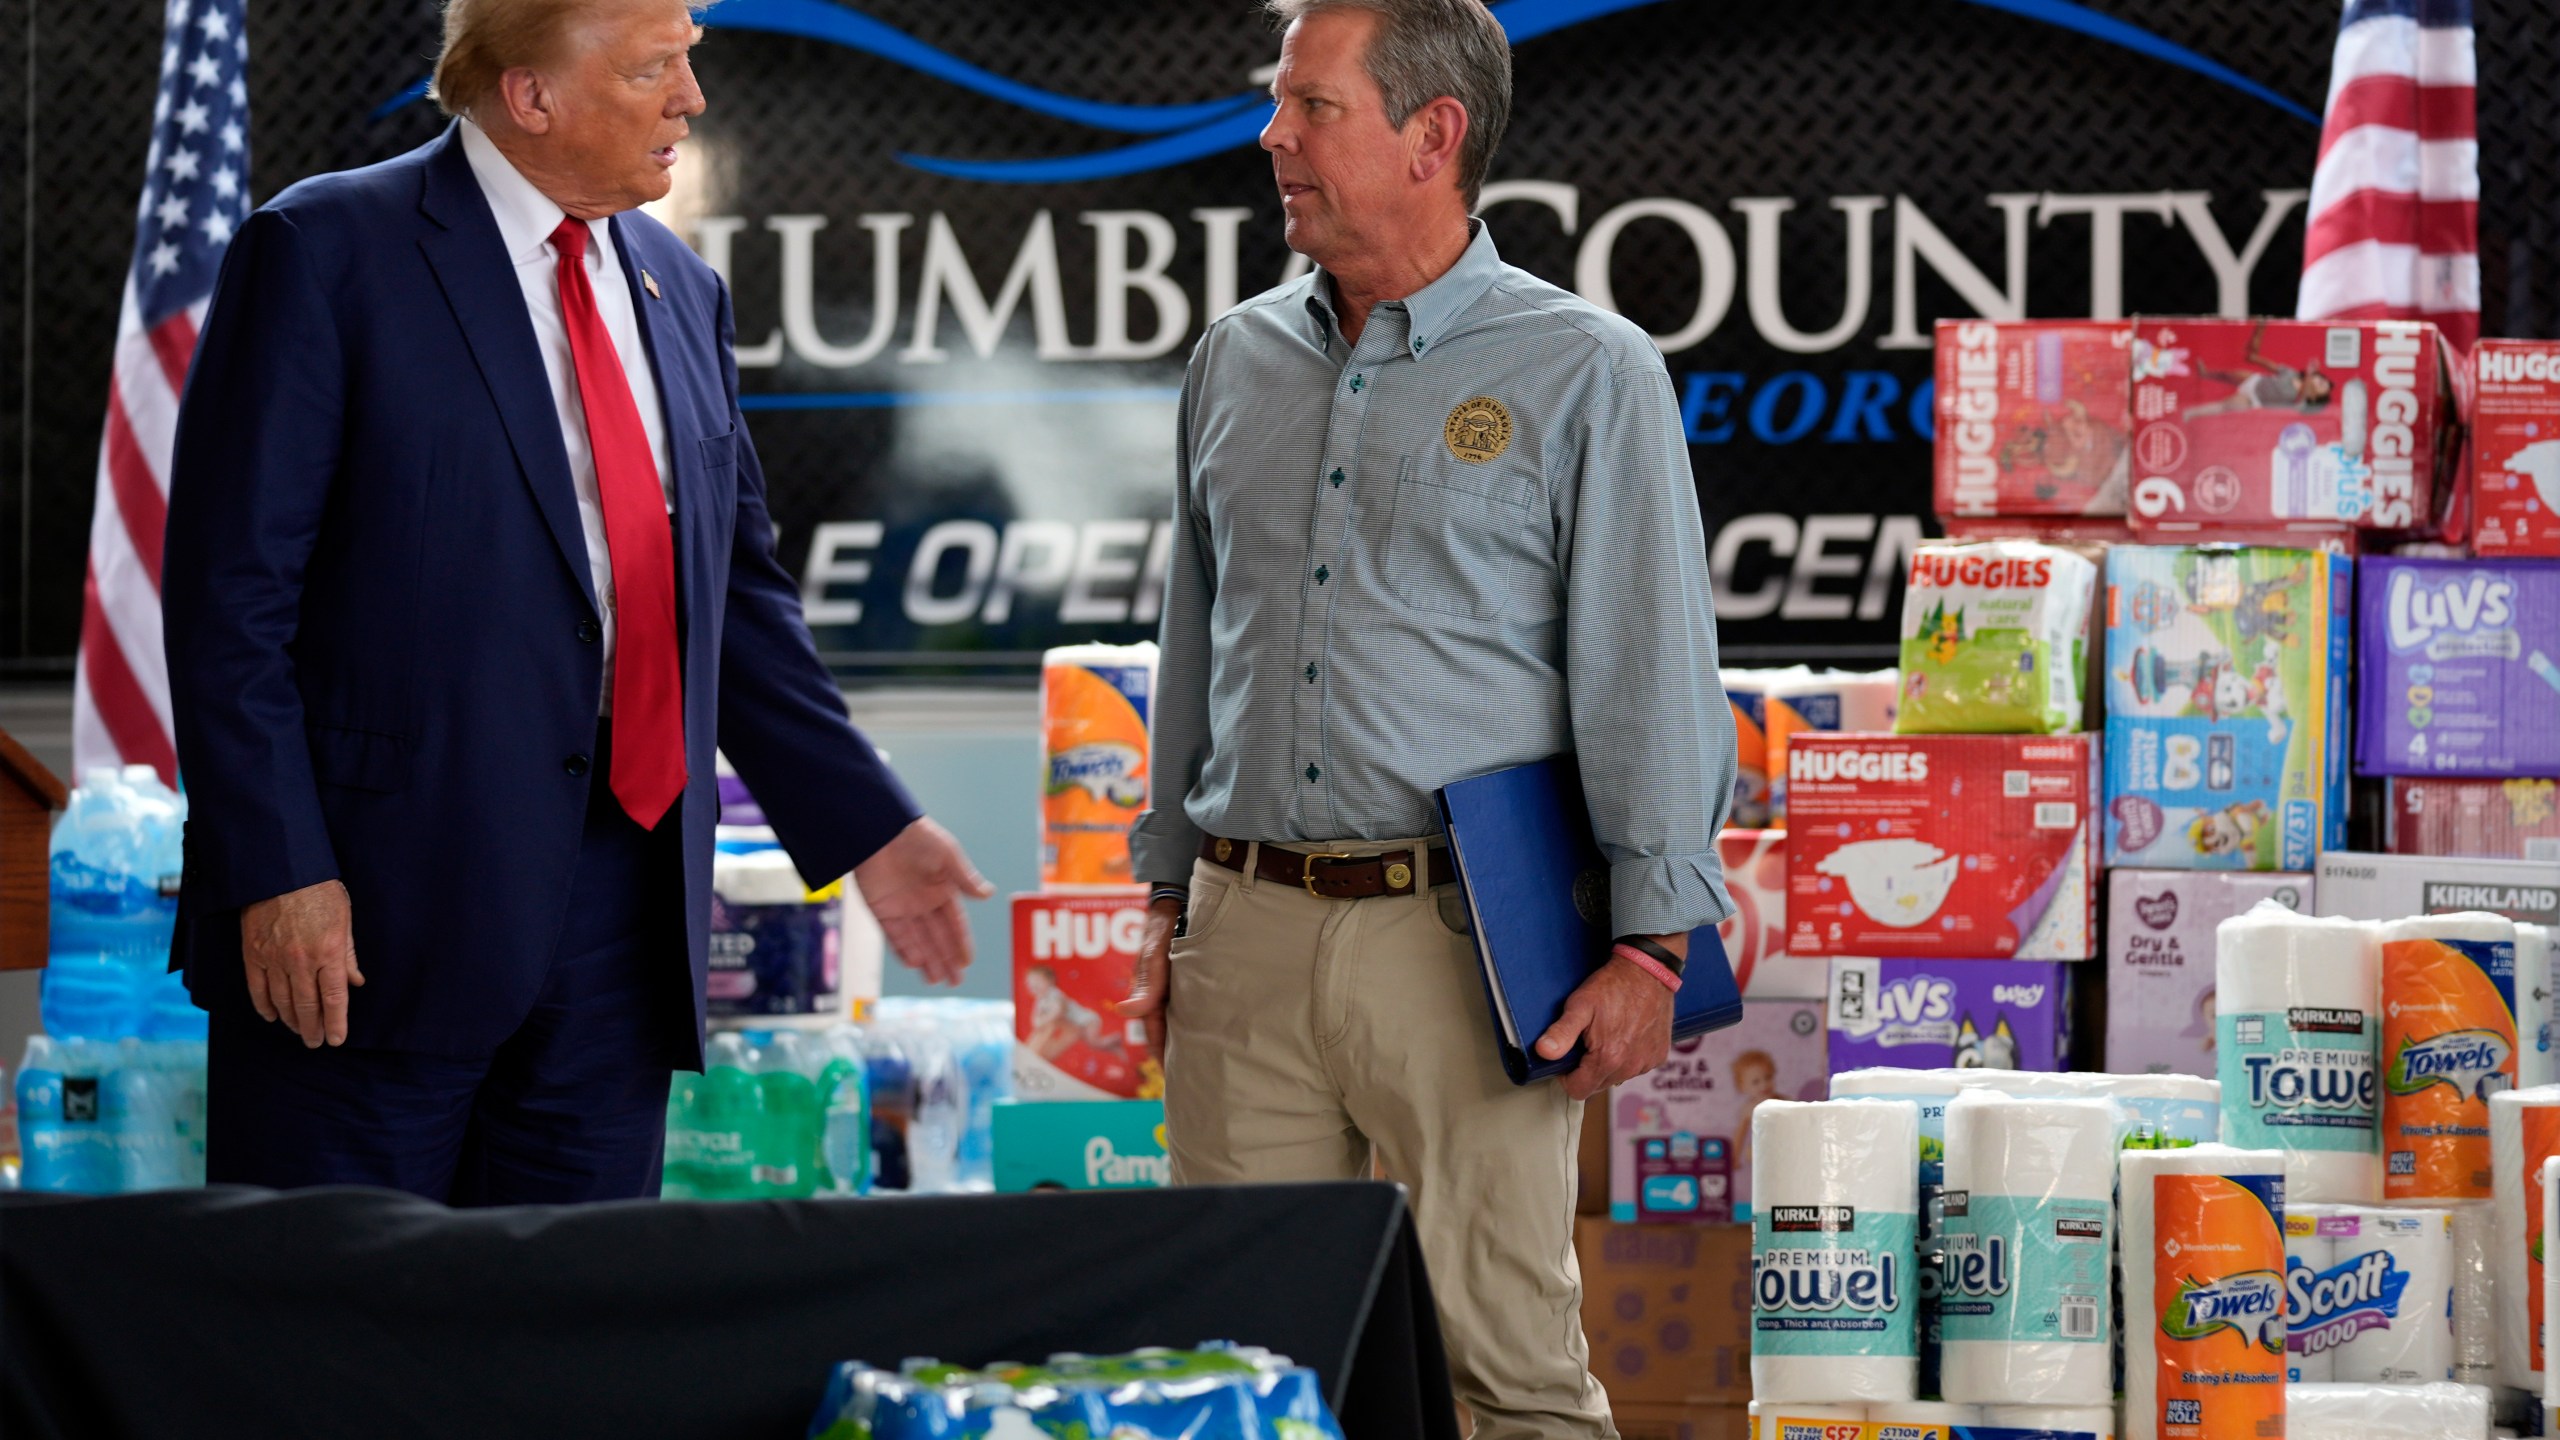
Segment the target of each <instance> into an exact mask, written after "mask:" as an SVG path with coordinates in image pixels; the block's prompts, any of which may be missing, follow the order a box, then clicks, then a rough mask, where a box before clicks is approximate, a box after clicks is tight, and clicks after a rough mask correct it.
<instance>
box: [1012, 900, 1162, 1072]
mask: <svg viewBox="0 0 2560 1440" xmlns="http://www.w3.org/2000/svg"><path fill="white" fill-rule="evenodd" d="M1146 923H1147V897H1146V894H1145V892H1143V891H1137V892H1131V893H1127V894H1120V895H1016V896H1014V897H1013V1038H1014V1047H1013V1093H1014V1094H1015V1095H1017V1096H1019V1097H1021V1098H1022V1099H1025V1100H1131V1099H1137V1098H1139V1097H1141V1096H1156V1095H1162V1094H1163V1093H1164V1073H1163V1071H1162V1070H1161V1069H1160V1068H1159V1067H1158V1066H1157V1064H1156V1062H1155V1061H1154V1060H1153V1059H1152V1058H1150V1057H1149V1056H1148V1054H1147V1032H1146V1026H1145V1024H1144V1023H1143V1022H1141V1021H1137V1020H1124V1019H1122V1018H1121V1017H1120V1016H1119V1015H1118V1014H1117V1013H1116V1012H1114V1011H1113V1010H1112V1008H1111V1005H1112V1002H1113V1001H1116V1000H1122V999H1126V998H1127V997H1128V994H1129V977H1130V976H1131V975H1132V974H1134V973H1136V970H1137V965H1138V944H1139V942H1140V940H1142V939H1143V938H1144V937H1145V934H1146Z"/></svg>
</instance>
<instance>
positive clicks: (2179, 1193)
mask: <svg viewBox="0 0 2560 1440" xmlns="http://www.w3.org/2000/svg"><path fill="white" fill-rule="evenodd" d="M2118 1192H2119V1195H2120V1197H2121V1203H2122V1205H2123V1231H2122V1242H2121V1244H2120V1245H2119V1247H2118V1252H2119V1254H2120V1255H2121V1257H2122V1261H2123V1263H2122V1269H2121V1273H2122V1277H2123V1296H2124V1317H2125V1320H2124V1430H2123V1434H2124V1436H2125V1437H2126V1440H2224V1437H2251V1436H2262V1435H2264V1436H2276V1435H2282V1434H2283V1433H2284V1385H2285V1359H2284V1354H2285V1350H2284V1342H2285V1329H2284V1304H2285V1302H2284V1272H2285V1253H2284V1157H2283V1156H2282V1155H2280V1154H2278V1153H2277V1152H2276V1151H2273V1150H2239V1149H2234V1148H2232V1147H2230V1146H2227V1145H2198V1146H2195V1147H2194V1148H2192V1149H2186V1150H2134V1151H2127V1152H2126V1153H2125V1156H2124V1158H2123V1161H2122V1162H2121V1167H2120V1177H2119V1183H2118Z"/></svg>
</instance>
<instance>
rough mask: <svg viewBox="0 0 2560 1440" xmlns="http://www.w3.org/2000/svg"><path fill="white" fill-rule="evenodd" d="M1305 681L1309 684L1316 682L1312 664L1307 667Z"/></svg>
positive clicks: (1314, 669)
mask: <svg viewBox="0 0 2560 1440" xmlns="http://www.w3.org/2000/svg"><path fill="white" fill-rule="evenodd" d="M1307 683H1308V684H1310V685H1313V684H1314V683H1316V667H1314V666H1313V665H1310V666H1308V667H1307Z"/></svg>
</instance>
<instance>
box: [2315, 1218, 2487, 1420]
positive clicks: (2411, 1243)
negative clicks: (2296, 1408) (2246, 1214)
mask: <svg viewBox="0 0 2560 1440" xmlns="http://www.w3.org/2000/svg"><path fill="white" fill-rule="evenodd" d="M2284 1227H2285V1229H2284V1233H2285V1257H2286V1258H2285V1332H2286V1333H2285V1348H2286V1351H2287V1354H2288V1356H2289V1358H2290V1360H2291V1361H2292V1366H2293V1370H2294V1372H2295V1373H2294V1376H2293V1378H2294V1380H2295V1381H2296V1382H2297V1383H2299V1382H2302V1381H2328V1380H2344V1381H2364V1382H2373V1383H2383V1384H2393V1385H2417V1384H2424V1383H2427V1382H2430V1381H2440V1380H2445V1379H2448V1378H2450V1377H2451V1375H2452V1371H2453V1322H2452V1305H2453V1273H2454V1272H2453V1217H2452V1213H2451V1212H2450V1211H2446V1210H2426V1209H2420V1210H2383V1209H2375V1208H2369V1207H2364V1206H2353V1205H2305V1204H2300V1203H2296V1202H2294V1201H2293V1200H2292V1199H2291V1197H2290V1196H2288V1197H2287V1201H2286V1207H2285V1216H2284Z"/></svg>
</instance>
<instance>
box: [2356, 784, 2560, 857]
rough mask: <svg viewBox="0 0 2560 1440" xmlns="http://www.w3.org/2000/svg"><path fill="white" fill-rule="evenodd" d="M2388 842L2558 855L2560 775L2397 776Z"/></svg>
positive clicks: (2412, 847) (2427, 849)
mask: <svg viewBox="0 0 2560 1440" xmlns="http://www.w3.org/2000/svg"><path fill="white" fill-rule="evenodd" d="M2384 795H2385V797H2386V799H2385V802H2384V805H2383V848H2384V849H2387V850H2389V851H2391V852H2392V853H2393V854H2395V855H2475V856H2479V857H2482V858H2484V859H2494V860H2560V782H2554V781H2550V780H2527V779H2508V780H2459V779H2446V778H2440V777H2437V776H2432V775H2428V776H2415V775H2405V776H2394V777H2393V778H2392V779H2390V780H2388V781H2386V782H2384Z"/></svg>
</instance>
